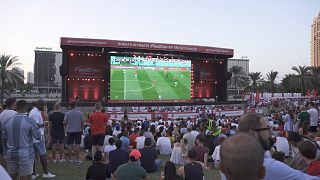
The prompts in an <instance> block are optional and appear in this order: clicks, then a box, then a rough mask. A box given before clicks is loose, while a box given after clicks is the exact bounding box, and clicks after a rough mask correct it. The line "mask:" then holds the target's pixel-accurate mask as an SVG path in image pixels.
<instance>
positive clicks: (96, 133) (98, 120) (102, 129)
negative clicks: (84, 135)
mask: <svg viewBox="0 0 320 180" xmlns="http://www.w3.org/2000/svg"><path fill="white" fill-rule="evenodd" d="M95 107H96V111H95V112H94V113H92V114H91V115H90V117H89V119H88V121H87V124H88V126H90V129H91V135H92V154H94V153H95V152H96V150H97V148H98V150H100V151H103V143H104V138H105V135H106V125H107V124H108V117H107V114H105V113H103V112H101V110H102V105H101V103H96V105H95Z"/></svg>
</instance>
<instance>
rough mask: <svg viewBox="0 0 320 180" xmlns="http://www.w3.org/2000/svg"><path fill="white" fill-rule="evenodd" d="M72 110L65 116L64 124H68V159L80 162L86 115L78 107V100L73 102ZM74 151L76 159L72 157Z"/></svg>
mask: <svg viewBox="0 0 320 180" xmlns="http://www.w3.org/2000/svg"><path fill="white" fill-rule="evenodd" d="M70 107H71V110H70V111H68V112H67V113H66V114H65V116H64V124H65V125H66V126H67V133H68V141H67V144H68V146H69V147H68V160H69V163H73V162H74V163H76V164H80V163H82V161H80V144H81V136H82V129H83V126H84V124H83V122H84V117H83V114H82V112H81V111H79V110H77V109H76V102H72V103H71V105H70ZM72 151H73V152H74V153H75V156H76V157H75V160H74V161H73V160H72V159H71V155H72Z"/></svg>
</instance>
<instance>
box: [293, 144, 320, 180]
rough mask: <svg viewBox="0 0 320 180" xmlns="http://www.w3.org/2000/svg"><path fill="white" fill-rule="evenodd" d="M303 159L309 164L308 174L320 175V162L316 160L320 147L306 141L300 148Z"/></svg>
mask: <svg viewBox="0 0 320 180" xmlns="http://www.w3.org/2000/svg"><path fill="white" fill-rule="evenodd" d="M298 149H299V151H300V153H301V156H302V159H304V160H305V162H306V163H307V164H308V168H307V170H306V173H307V174H309V175H312V176H319V175H320V160H317V159H315V158H316V154H317V149H319V146H318V145H317V144H316V143H315V142H312V141H310V140H305V141H303V142H302V143H300V145H299V146H298Z"/></svg>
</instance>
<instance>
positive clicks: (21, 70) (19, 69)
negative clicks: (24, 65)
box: [12, 67, 24, 77]
mask: <svg viewBox="0 0 320 180" xmlns="http://www.w3.org/2000/svg"><path fill="white" fill-rule="evenodd" d="M12 69H13V70H15V71H18V72H19V73H20V74H21V75H22V76H23V77H24V70H23V69H21V68H19V67H14V68H12Z"/></svg>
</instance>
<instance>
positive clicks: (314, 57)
mask: <svg viewBox="0 0 320 180" xmlns="http://www.w3.org/2000/svg"><path fill="white" fill-rule="evenodd" d="M311 66H320V12H319V14H318V16H317V17H315V18H314V20H313V24H312V25H311Z"/></svg>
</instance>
